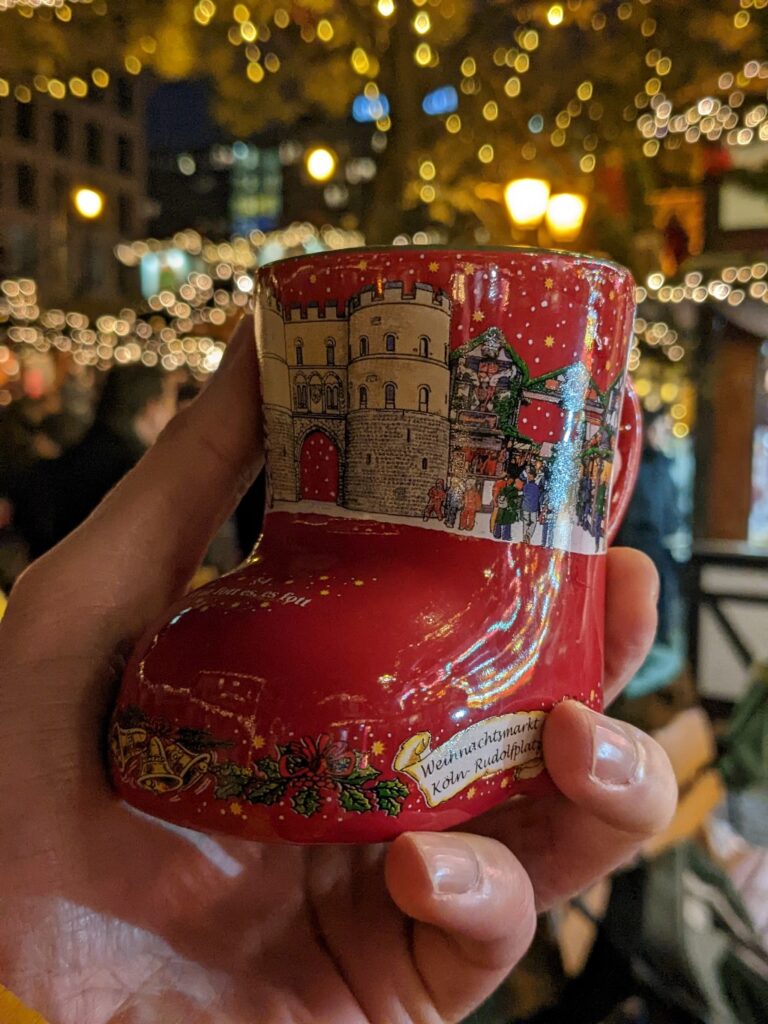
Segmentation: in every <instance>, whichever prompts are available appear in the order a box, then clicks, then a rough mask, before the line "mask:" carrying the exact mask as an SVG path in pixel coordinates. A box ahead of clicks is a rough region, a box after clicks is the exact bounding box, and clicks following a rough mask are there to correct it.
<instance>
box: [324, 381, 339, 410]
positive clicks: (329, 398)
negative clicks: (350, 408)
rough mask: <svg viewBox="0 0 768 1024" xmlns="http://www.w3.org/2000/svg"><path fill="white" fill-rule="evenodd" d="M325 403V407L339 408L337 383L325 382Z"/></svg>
mask: <svg viewBox="0 0 768 1024" xmlns="http://www.w3.org/2000/svg"><path fill="white" fill-rule="evenodd" d="M325 405H326V408H327V409H338V408H339V386H338V384H327V385H326V388H325Z"/></svg>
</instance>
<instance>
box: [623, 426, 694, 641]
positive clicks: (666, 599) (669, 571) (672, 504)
mask: <svg viewBox="0 0 768 1024" xmlns="http://www.w3.org/2000/svg"><path fill="white" fill-rule="evenodd" d="M671 438H672V417H671V416H670V413H669V410H668V409H667V408H666V407H665V406H662V407H661V408H659V409H657V410H655V411H653V412H649V411H646V412H645V415H644V445H643V456H642V460H641V462H640V471H639V473H638V477H637V485H636V487H635V492H634V495H633V497H632V501H631V502H630V506H629V509H628V511H627V514H626V517H625V519H624V522H623V523H622V526H621V529H620V530H619V534H618V537H617V540H616V543H617V544H620V545H622V546H626V547H633V548H637V549H638V550H639V551H642V552H644V554H646V555H648V557H649V558H650V559H651V561H652V562H653V563H654V565H655V566H656V570H657V572H658V573H659V578H660V580H661V587H660V590H659V627H658V632H657V637H656V639H657V641H658V642H659V643H663V644H668V643H669V642H670V640H671V638H672V633H673V630H674V626H675V617H676V611H677V605H678V600H679V571H678V566H677V562H676V561H675V559H674V558H673V556H672V552H671V550H670V545H669V538H670V537H671V536H672V535H673V534H675V533H676V532H677V531H678V530H679V528H680V525H681V524H680V512H679V507H678V492H677V486H676V485H675V482H674V479H673V476H672V460H671V459H670V458H669V457H668V456H667V455H666V449H667V447H668V445H669V443H670V441H671Z"/></svg>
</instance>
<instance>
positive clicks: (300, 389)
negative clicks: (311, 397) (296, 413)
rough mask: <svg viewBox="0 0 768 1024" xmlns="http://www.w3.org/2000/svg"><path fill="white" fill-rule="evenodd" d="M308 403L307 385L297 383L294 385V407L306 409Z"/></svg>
mask: <svg viewBox="0 0 768 1024" xmlns="http://www.w3.org/2000/svg"><path fill="white" fill-rule="evenodd" d="M307 403H308V395H307V385H306V384H297V385H296V408H297V409H306V408H307Z"/></svg>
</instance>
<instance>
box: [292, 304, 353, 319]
mask: <svg viewBox="0 0 768 1024" xmlns="http://www.w3.org/2000/svg"><path fill="white" fill-rule="evenodd" d="M283 319H284V320H285V322H286V323H318V322H319V323H328V322H329V321H334V322H336V323H338V322H339V321H340V320H346V311H345V309H344V307H343V306H342V307H341V309H339V308H338V303H337V302H336V300H335V299H332V300H329V301H328V302H325V303H323V305H322V306H321V305H320V303H318V302H308V303H306V304H304V303H300V304H294V305H293V306H291V307H290V308H289V309H287V310H286V311H285V313H284V315H283Z"/></svg>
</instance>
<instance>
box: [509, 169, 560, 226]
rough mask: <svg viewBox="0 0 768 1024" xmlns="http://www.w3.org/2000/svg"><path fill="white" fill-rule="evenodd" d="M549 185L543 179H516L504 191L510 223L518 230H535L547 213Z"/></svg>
mask: <svg viewBox="0 0 768 1024" xmlns="http://www.w3.org/2000/svg"><path fill="white" fill-rule="evenodd" d="M549 190H550V185H549V182H548V181H545V180H544V179H543V178H517V179H516V180H515V181H510V182H509V184H508V185H507V186H506V188H505V189H504V202H505V203H506V205H507V210H508V211H509V216H510V217H511V219H512V223H513V224H515V225H516V226H517V227H519V228H535V227H538V225H539V224H541V222H542V220H543V219H544V215H545V213H546V212H547V202H548V200H549Z"/></svg>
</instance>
